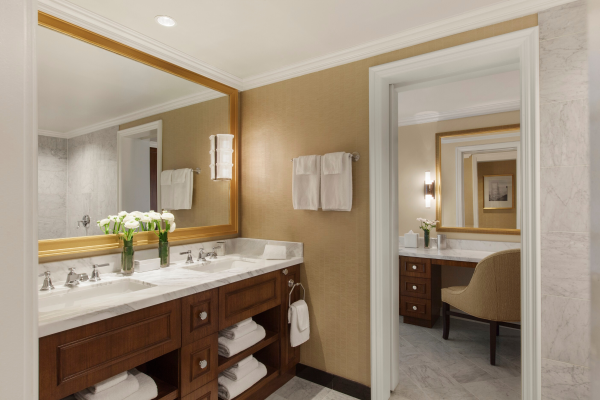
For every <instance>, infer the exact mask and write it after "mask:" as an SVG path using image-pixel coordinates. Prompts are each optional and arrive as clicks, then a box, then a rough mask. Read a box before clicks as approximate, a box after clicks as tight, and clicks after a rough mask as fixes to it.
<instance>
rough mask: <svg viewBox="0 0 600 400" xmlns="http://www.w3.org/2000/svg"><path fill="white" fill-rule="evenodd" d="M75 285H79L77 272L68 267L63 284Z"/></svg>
mask: <svg viewBox="0 0 600 400" xmlns="http://www.w3.org/2000/svg"><path fill="white" fill-rule="evenodd" d="M77 285H79V274H78V273H76V272H75V268H69V273H68V274H67V281H66V282H65V286H69V287H74V286H77Z"/></svg>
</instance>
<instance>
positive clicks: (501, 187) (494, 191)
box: [483, 174, 515, 210]
mask: <svg viewBox="0 0 600 400" xmlns="http://www.w3.org/2000/svg"><path fill="white" fill-rule="evenodd" d="M514 185H515V180H514V176H513V175H512V174H507V175H484V176H483V209H484V210H509V209H511V208H514V206H515V198H514V194H515V187H514Z"/></svg>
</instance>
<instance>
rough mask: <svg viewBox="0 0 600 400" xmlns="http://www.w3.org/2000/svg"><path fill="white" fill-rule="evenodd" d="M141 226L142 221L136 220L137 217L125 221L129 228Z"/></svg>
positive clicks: (126, 226)
mask: <svg viewBox="0 0 600 400" xmlns="http://www.w3.org/2000/svg"><path fill="white" fill-rule="evenodd" d="M139 227H140V223H139V222H138V221H136V220H135V219H134V220H131V221H127V222H125V228H127V229H137V228H139Z"/></svg>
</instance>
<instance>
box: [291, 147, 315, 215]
mask: <svg viewBox="0 0 600 400" xmlns="http://www.w3.org/2000/svg"><path fill="white" fill-rule="evenodd" d="M314 157H316V172H315V173H314V174H297V173H296V171H297V169H298V164H299V163H300V158H302V157H299V158H294V165H293V167H292V204H293V206H294V210H315V211H316V210H318V209H319V207H321V195H320V182H321V156H314Z"/></svg>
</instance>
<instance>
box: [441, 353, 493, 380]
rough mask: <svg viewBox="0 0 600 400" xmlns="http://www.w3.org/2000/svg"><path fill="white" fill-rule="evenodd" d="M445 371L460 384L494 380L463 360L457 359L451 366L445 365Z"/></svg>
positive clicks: (469, 362) (477, 367)
mask: <svg viewBox="0 0 600 400" xmlns="http://www.w3.org/2000/svg"><path fill="white" fill-rule="evenodd" d="M488 364H489V363H488ZM445 371H446V373H447V374H448V375H450V376H451V377H452V378H453V379H454V380H455V381H456V382H458V383H460V384H465V383H471V382H479V381H489V380H492V379H494V378H493V377H492V376H491V375H490V374H488V373H487V372H486V371H484V370H483V369H482V368H480V367H479V366H477V365H475V364H474V363H472V362H471V361H470V360H468V359H464V358H457V359H455V362H453V363H452V364H447V365H445Z"/></svg>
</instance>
